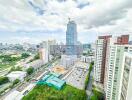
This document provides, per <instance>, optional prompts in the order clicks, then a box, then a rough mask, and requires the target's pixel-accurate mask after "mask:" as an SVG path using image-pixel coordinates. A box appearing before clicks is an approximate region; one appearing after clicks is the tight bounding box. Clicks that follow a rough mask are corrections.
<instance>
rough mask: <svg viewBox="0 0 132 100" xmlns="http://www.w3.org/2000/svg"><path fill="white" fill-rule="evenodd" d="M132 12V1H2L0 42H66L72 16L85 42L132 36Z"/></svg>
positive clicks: (0, 1) (0, 9)
mask: <svg viewBox="0 0 132 100" xmlns="http://www.w3.org/2000/svg"><path fill="white" fill-rule="evenodd" d="M131 15H132V0H0V42H4V43H5V42H7V43H23V42H29V43H39V42H41V41H43V40H47V39H56V40H57V41H59V42H60V41H62V42H65V37H66V25H67V23H68V18H71V20H74V21H75V22H76V23H77V32H78V40H79V41H80V42H82V43H91V42H94V41H95V40H96V39H97V36H98V35H108V34H110V35H114V36H117V35H121V34H130V35H131V34H132V18H131ZM130 39H132V38H130Z"/></svg>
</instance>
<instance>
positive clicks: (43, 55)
mask: <svg viewBox="0 0 132 100" xmlns="http://www.w3.org/2000/svg"><path fill="white" fill-rule="evenodd" d="M39 56H40V59H41V60H42V61H43V62H44V63H47V62H48V52H47V49H46V48H40V49H39Z"/></svg>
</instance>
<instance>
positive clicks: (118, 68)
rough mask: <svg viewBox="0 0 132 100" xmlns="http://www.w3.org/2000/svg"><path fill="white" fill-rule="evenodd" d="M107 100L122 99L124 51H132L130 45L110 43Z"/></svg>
mask: <svg viewBox="0 0 132 100" xmlns="http://www.w3.org/2000/svg"><path fill="white" fill-rule="evenodd" d="M109 49H110V50H109V51H110V52H109V57H108V62H109V63H108V64H107V65H108V74H107V75H108V77H107V89H106V100H120V94H121V87H122V72H123V66H122V65H123V56H124V52H132V46H130V45H116V44H113V45H110V48H109Z"/></svg>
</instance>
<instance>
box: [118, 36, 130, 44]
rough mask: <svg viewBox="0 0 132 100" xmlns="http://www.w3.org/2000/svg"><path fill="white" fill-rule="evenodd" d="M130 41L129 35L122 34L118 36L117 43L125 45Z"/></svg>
mask: <svg viewBox="0 0 132 100" xmlns="http://www.w3.org/2000/svg"><path fill="white" fill-rule="evenodd" d="M128 43H129V35H121V36H119V37H117V42H116V44H120V45H125V44H128Z"/></svg>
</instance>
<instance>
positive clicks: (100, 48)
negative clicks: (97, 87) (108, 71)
mask: <svg viewBox="0 0 132 100" xmlns="http://www.w3.org/2000/svg"><path fill="white" fill-rule="evenodd" d="M111 37H112V36H111V35H108V36H99V37H98V40H97V41H96V53H95V67H94V79H95V81H96V82H99V83H102V84H104V77H105V62H106V53H107V46H108V42H109V41H110V38H111Z"/></svg>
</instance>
